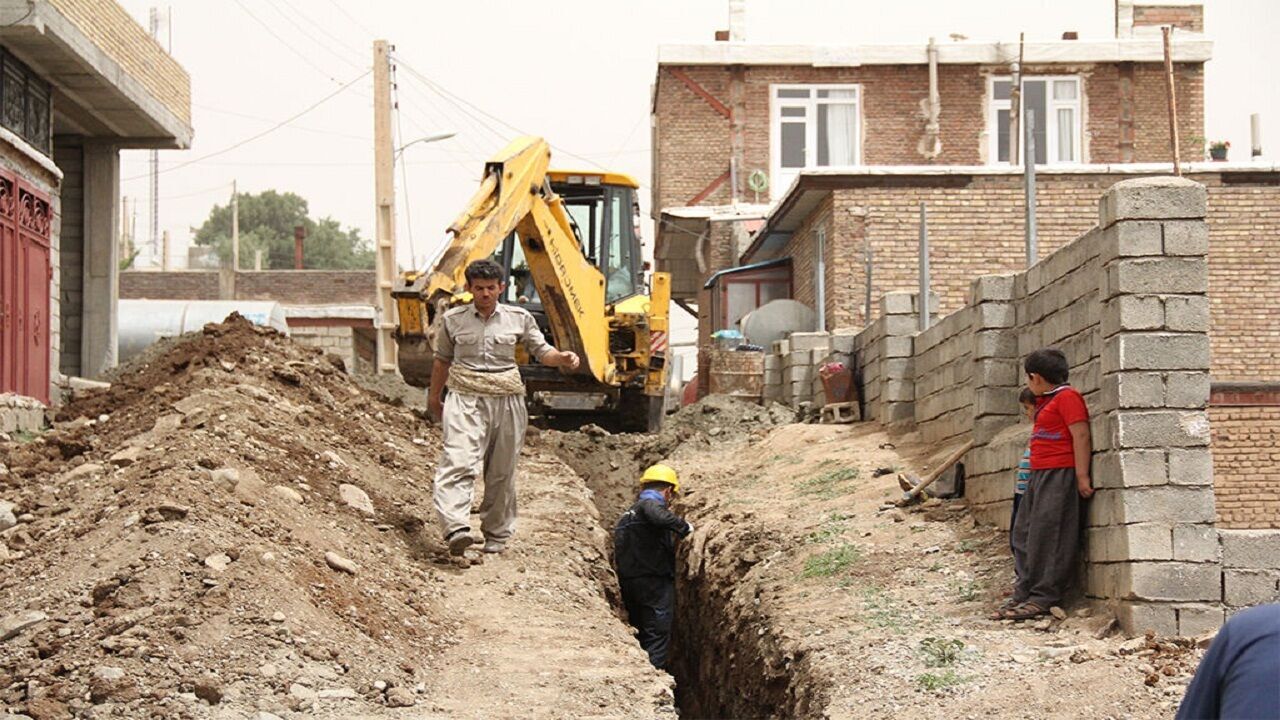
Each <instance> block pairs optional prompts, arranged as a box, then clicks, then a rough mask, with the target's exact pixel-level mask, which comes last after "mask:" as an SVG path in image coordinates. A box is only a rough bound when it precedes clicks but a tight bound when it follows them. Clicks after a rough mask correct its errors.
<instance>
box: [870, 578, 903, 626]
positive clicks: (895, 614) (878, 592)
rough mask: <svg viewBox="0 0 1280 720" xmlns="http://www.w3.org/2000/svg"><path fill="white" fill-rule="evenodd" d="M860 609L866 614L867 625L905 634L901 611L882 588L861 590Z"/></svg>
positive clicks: (872, 586)
mask: <svg viewBox="0 0 1280 720" xmlns="http://www.w3.org/2000/svg"><path fill="white" fill-rule="evenodd" d="M862 607H863V610H864V611H865V612H866V619H867V624H868V625H871V626H872V627H878V628H883V629H886V630H892V631H893V632H895V633H899V634H901V633H903V632H905V629H904V628H903V622H904V620H905V618H904V617H903V614H902V611H901V610H899V609H898V607H897V606H896V605H895V604H894V601H893V598H890V597H888V596H887V595H885V592H884V588H882V587H880V586H878V585H868V586H867V587H865V588H863V590H862Z"/></svg>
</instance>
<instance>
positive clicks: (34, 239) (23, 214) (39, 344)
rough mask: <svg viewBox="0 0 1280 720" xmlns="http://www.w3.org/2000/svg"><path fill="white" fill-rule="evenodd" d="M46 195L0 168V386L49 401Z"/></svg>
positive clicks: (50, 273)
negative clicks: (0, 172)
mask: <svg viewBox="0 0 1280 720" xmlns="http://www.w3.org/2000/svg"><path fill="white" fill-rule="evenodd" d="M50 219H51V212H50V207H49V199H48V197H47V196H45V195H44V194H43V193H41V192H39V191H38V190H35V189H34V188H32V187H30V186H28V185H27V184H26V183H24V182H23V181H21V180H20V179H18V178H17V177H16V176H14V175H10V174H7V173H6V174H0V392H16V393H18V394H19V395H27V396H29V397H34V398H37V399H39V400H41V401H42V402H46V403H47V402H49V360H50V351H49V294H50V283H51V281H52V279H53V268H52V266H51V265H50V252H49V227H50Z"/></svg>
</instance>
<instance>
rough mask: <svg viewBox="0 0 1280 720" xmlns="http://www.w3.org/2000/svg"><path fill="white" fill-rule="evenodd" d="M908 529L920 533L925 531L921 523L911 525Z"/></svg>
mask: <svg viewBox="0 0 1280 720" xmlns="http://www.w3.org/2000/svg"><path fill="white" fill-rule="evenodd" d="M909 529H910V530H911V532H913V533H922V532H924V531H925V527H924V526H923V525H912V526H911V527H910V528H909Z"/></svg>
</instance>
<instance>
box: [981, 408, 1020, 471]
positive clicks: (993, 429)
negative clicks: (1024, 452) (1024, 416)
mask: <svg viewBox="0 0 1280 720" xmlns="http://www.w3.org/2000/svg"><path fill="white" fill-rule="evenodd" d="M1016 422H1017V420H1016V419H1015V416H1013V415H987V416H984V417H980V418H977V419H976V420H974V421H973V441H974V442H975V443H978V444H981V443H989V442H991V440H992V438H994V437H995V436H996V435H999V434H1000V433H1001V432H1002V431H1004V429H1005V428H1007V427H1009V426H1010V425H1013V424H1015V423H1016ZM1016 466H1017V463H1014V465H1012V466H1010V467H1011V468H1012V467H1016Z"/></svg>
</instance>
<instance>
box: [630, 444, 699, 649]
mask: <svg viewBox="0 0 1280 720" xmlns="http://www.w3.org/2000/svg"><path fill="white" fill-rule="evenodd" d="M679 494H680V479H679V477H677V475H676V471H675V470H672V469H671V468H670V467H667V466H666V465H654V466H653V467H650V468H649V469H648V470H645V471H644V475H643V476H641V478H640V497H638V498H637V499H636V502H635V504H634V505H632V506H631V508H630V509H628V510H627V511H626V512H625V513H623V514H622V517H621V518H619V519H618V524H617V525H616V526H615V527H614V530H613V550H614V553H613V558H614V563H615V564H616V565H617V570H618V584H619V585H621V586H622V602H623V604H625V605H626V607H627V619H628V621H629V622H630V623H631V625H632V627H634V628H635V629H636V632H637V635H638V637H639V640H640V647H642V648H644V651H645V652H647V653H649V662H651V663H653V666H654V667H656V668H662V669H665V668H666V666H667V660H668V657H669V653H670V649H671V625H672V622H673V621H674V620H675V609H676V608H675V605H676V580H675V578H676V549H675V538H676V536H679V537H686V536H688V535H689V534H690V533H692V532H693V524H692V523H690V522H689V521H687V520H685V519H683V518H681V517H680V516H679V515H676V514H675V513H673V512H671V510H670V509H669V508H670V506H671V501H672V500H673V499H674V498H675V497H676V496H677V495H679Z"/></svg>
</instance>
